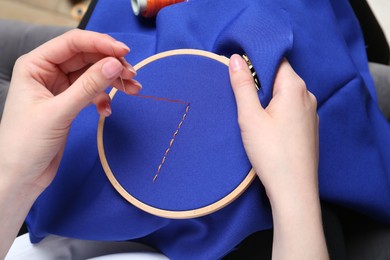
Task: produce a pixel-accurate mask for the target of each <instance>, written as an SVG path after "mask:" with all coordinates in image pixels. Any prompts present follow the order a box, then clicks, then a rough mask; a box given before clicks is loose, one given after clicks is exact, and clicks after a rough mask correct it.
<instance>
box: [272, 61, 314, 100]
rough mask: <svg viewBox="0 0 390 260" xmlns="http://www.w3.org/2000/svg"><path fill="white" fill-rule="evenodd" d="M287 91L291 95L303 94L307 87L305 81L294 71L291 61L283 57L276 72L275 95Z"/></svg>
mask: <svg viewBox="0 0 390 260" xmlns="http://www.w3.org/2000/svg"><path fill="white" fill-rule="evenodd" d="M287 86H288V87H287ZM286 91H287V92H289V95H290V94H291V95H302V93H303V92H306V91H307V89H306V84H305V82H304V81H303V80H302V79H301V77H299V76H298V74H297V73H296V72H295V71H294V69H293V68H292V67H291V65H290V63H289V62H288V61H287V60H286V59H283V61H282V62H281V64H280V66H279V69H278V71H277V72H276V76H275V83H274V89H273V96H274V97H275V96H276V95H277V94H278V93H284V92H286Z"/></svg>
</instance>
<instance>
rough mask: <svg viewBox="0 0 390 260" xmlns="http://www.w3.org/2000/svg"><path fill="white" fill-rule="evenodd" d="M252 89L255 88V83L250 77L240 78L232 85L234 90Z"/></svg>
mask: <svg viewBox="0 0 390 260" xmlns="http://www.w3.org/2000/svg"><path fill="white" fill-rule="evenodd" d="M252 86H253V87H254V86H255V81H254V79H253V78H252V76H249V75H247V76H245V77H242V78H240V79H239V80H237V81H236V83H235V84H234V87H235V88H236V89H241V88H247V87H252Z"/></svg>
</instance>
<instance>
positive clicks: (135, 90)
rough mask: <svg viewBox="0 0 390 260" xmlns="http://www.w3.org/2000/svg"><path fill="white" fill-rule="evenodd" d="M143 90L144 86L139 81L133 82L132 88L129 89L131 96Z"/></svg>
mask: <svg viewBox="0 0 390 260" xmlns="http://www.w3.org/2000/svg"><path fill="white" fill-rule="evenodd" d="M141 89H142V85H141V83H139V82H138V81H136V80H133V82H132V84H131V86H130V88H128V92H129V93H130V94H137V93H138V92H139V91H140V90H141Z"/></svg>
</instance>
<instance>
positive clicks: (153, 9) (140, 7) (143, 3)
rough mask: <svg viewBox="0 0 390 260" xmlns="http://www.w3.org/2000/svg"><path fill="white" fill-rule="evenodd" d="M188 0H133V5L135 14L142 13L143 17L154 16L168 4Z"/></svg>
mask: <svg viewBox="0 0 390 260" xmlns="http://www.w3.org/2000/svg"><path fill="white" fill-rule="evenodd" d="M184 1H186V0H131V7H132V8H133V12H134V14H135V15H137V16H138V15H139V14H141V15H142V16H143V17H147V18H150V17H154V16H156V15H157V13H158V12H159V11H160V10H161V9H162V8H164V7H165V6H168V5H173V4H176V3H180V2H184Z"/></svg>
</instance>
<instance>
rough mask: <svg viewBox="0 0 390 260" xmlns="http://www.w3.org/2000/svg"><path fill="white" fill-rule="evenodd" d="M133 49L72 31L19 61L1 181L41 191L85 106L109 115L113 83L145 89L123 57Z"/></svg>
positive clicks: (2, 143)
mask: <svg viewBox="0 0 390 260" xmlns="http://www.w3.org/2000/svg"><path fill="white" fill-rule="evenodd" d="M129 50H130V49H129V48H128V47H127V46H126V45H124V44H123V43H121V42H118V41H116V40H115V39H113V38H111V37H110V36H108V35H104V34H99V33H94V32H89V31H81V30H73V31H70V32H68V33H65V34H64V35H61V36H59V37H57V38H55V39H53V40H51V41H49V42H47V43H46V44H44V45H42V46H40V47H39V48H37V49H35V50H33V51H32V52H30V53H28V54H26V55H24V56H22V57H21V58H19V59H18V60H17V62H16V64H15V67H14V71H13V75H12V80H11V84H10V90H9V93H8V97H7V101H6V105H5V108H4V114H3V119H2V122H1V127H0V169H1V171H0V177H1V180H2V181H7V180H8V181H9V182H10V183H13V184H19V185H23V187H24V188H26V187H28V189H32V190H34V191H36V192H37V193H40V192H42V191H43V190H44V189H45V188H46V187H47V186H48V185H49V184H50V183H51V181H52V180H53V178H54V176H55V173H56V171H57V168H58V165H59V162H60V160H61V156H62V153H63V150H64V146H65V142H66V138H67V135H68V131H69V128H70V125H71V123H72V121H73V119H74V118H75V117H76V116H77V114H78V113H79V112H80V111H81V109H83V108H84V107H86V106H87V105H89V104H90V103H91V102H92V103H94V104H95V105H96V107H97V110H98V112H99V113H100V114H102V115H105V116H108V115H110V114H111V108H110V98H109V96H108V95H107V94H106V93H105V92H104V91H105V89H106V88H107V87H108V86H109V85H114V86H115V87H117V88H118V89H119V90H126V92H128V93H132V94H134V93H136V92H138V91H139V90H140V88H141V85H140V84H139V83H138V82H136V81H135V80H133V79H132V78H133V77H134V75H135V71H134V69H133V68H132V67H131V65H129V64H128V63H127V62H125V61H124V59H123V58H119V57H123V56H124V55H126V54H127V53H128V52H129ZM120 76H121V77H122V79H123V82H124V85H125V86H122V85H121V81H120V80H119V77H120ZM26 185H27V186H26ZM32 190H30V191H29V192H31V191H32Z"/></svg>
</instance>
